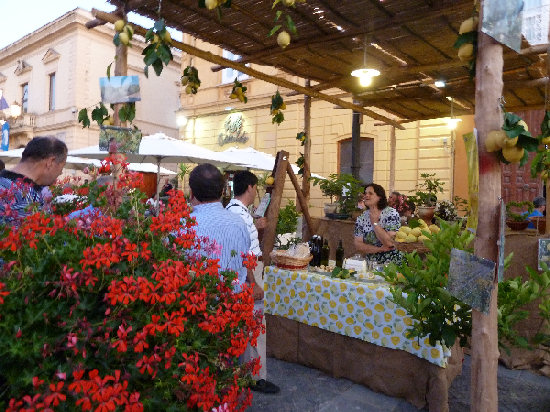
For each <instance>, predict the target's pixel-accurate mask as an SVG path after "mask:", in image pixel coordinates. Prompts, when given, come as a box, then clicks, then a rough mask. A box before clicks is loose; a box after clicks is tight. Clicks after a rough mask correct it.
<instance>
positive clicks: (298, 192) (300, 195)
mask: <svg viewBox="0 0 550 412" xmlns="http://www.w3.org/2000/svg"><path fill="white" fill-rule="evenodd" d="M286 172H287V173H288V177H290V181H291V182H292V184H293V185H294V189H296V197H297V198H298V205H299V206H300V209H301V210H302V213H303V214H304V217H305V218H306V219H305V220H306V224H307V227H308V228H309V232H311V228H312V221H311V216H310V215H309V209H308V207H307V202H306V199H305V197H304V195H303V193H302V189H300V185H299V184H298V179H296V176H295V175H294V171H293V170H292V166H291V165H290V163H287V164H286ZM302 237H303V236H302Z"/></svg>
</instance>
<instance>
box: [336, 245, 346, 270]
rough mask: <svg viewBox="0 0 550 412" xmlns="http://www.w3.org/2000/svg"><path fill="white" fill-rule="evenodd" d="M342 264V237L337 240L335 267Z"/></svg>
mask: <svg viewBox="0 0 550 412" xmlns="http://www.w3.org/2000/svg"><path fill="white" fill-rule="evenodd" d="M343 266H344V247H343V246H342V239H340V241H339V242H338V247H337V248H336V267H339V268H341V267H343Z"/></svg>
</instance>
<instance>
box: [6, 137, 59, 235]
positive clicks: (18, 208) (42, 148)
mask: <svg viewBox="0 0 550 412" xmlns="http://www.w3.org/2000/svg"><path fill="white" fill-rule="evenodd" d="M66 162H67V146H66V145H65V143H63V142H62V141H61V140H58V139H56V138H55V137H53V136H42V137H35V138H34V139H32V140H31V141H30V142H29V143H28V144H27V146H26V147H25V150H23V154H22V156H21V160H20V162H19V163H18V164H17V165H16V166H15V167H14V168H13V169H11V170H7V169H5V170H2V171H1V172H0V225H2V224H6V223H9V224H12V223H14V221H16V220H18V219H23V218H25V217H26V216H28V215H30V214H31V213H32V212H33V210H31V208H32V207H31V206H32V205H36V207H37V208H38V209H39V210H40V209H42V208H43V207H44V199H43V198H42V189H43V187H44V186H50V185H52V184H54V183H55V181H56V179H57V178H58V177H59V175H60V174H61V172H62V170H63V167H65V163H66ZM7 197H13V198H12V199H8V198H7ZM6 203H8V204H9V209H10V211H11V212H10V213H7V210H6V205H7V204H6Z"/></svg>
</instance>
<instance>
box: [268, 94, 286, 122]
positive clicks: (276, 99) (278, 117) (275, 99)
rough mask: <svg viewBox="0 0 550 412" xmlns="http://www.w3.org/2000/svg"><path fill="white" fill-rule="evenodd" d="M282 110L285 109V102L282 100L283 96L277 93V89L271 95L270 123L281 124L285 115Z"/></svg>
mask: <svg viewBox="0 0 550 412" xmlns="http://www.w3.org/2000/svg"><path fill="white" fill-rule="evenodd" d="M283 110H286V103H285V102H284V101H283V98H282V97H281V95H280V94H279V90H277V92H276V93H275V94H274V95H273V96H271V115H272V116H273V118H272V119H271V123H277V124H278V125H279V124H281V123H282V122H283V121H284V120H285V115H284V114H283Z"/></svg>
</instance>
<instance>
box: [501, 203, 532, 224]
mask: <svg viewBox="0 0 550 412" xmlns="http://www.w3.org/2000/svg"><path fill="white" fill-rule="evenodd" d="M534 207H535V205H534V204H533V202H531V201H529V200H524V201H522V202H508V203H506V225H507V226H508V227H509V228H510V229H512V230H524V229H526V228H527V226H529V219H528V218H527V216H528V215H529V214H530V213H531V212H532V211H533V209H534Z"/></svg>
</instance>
